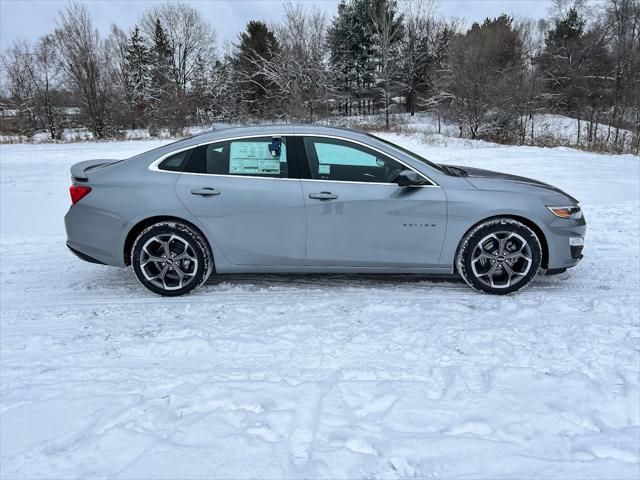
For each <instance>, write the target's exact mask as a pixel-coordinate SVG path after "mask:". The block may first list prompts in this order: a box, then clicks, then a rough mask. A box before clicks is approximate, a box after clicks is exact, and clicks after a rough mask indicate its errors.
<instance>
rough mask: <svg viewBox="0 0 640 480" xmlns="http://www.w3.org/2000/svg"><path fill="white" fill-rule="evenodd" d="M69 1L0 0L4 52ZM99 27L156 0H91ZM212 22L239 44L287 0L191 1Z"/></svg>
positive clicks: (534, 10)
mask: <svg viewBox="0 0 640 480" xmlns="http://www.w3.org/2000/svg"><path fill="white" fill-rule="evenodd" d="M67 3H68V2H67V1H66V0H65V1H60V0H0V48H1V49H3V50H4V48H6V47H7V46H8V45H9V44H11V43H12V42H13V41H14V40H15V39H17V38H27V39H29V40H35V39H37V38H39V37H40V36H41V35H43V34H45V33H48V32H50V31H51V30H52V29H53V27H54V26H55V22H56V18H57V17H58V11H59V10H61V9H63V8H64V7H65V5H66V4H67ZM83 3H85V4H86V5H87V7H88V8H89V11H90V13H91V15H92V18H93V20H94V22H95V24H96V26H97V27H98V29H99V30H100V31H101V32H103V33H106V32H108V30H109V27H110V25H111V24H112V23H115V24H117V25H118V26H120V27H121V28H129V27H132V26H133V25H134V24H135V23H136V21H137V20H138V18H139V17H140V15H141V14H142V13H143V12H144V11H145V10H146V9H147V8H148V7H149V6H151V5H152V4H153V3H154V2H153V0H88V1H85V2H83ZM188 3H191V4H192V5H194V6H195V7H196V8H198V10H200V11H201V12H202V14H203V15H204V17H205V18H206V19H207V20H208V21H209V22H211V24H212V25H213V26H214V28H215V30H216V33H217V35H218V45H219V46H220V45H222V44H223V43H224V42H225V41H231V42H235V40H236V38H237V36H238V32H240V31H241V30H243V29H244V27H245V25H246V23H247V22H248V21H249V20H263V21H265V22H267V23H268V22H270V21H277V19H278V17H280V16H281V15H282V1H281V0H277V1H276V0H226V1H223V0H190V1H189V2H188ZM302 3H308V4H309V6H311V5H312V4H314V3H315V4H316V5H318V6H319V7H320V8H321V9H322V10H324V11H326V12H327V14H329V15H330V16H331V15H333V14H334V13H335V11H336V6H337V4H338V0H321V1H317V0H316V1H313V2H312V1H305V2H302ZM550 5H551V0H502V1H498V0H439V1H438V7H437V12H438V13H439V14H441V15H443V16H457V17H463V18H465V19H467V21H468V22H473V21H475V20H482V19H484V18H485V17H495V16H497V15H500V14H501V13H508V14H510V15H514V16H517V17H525V16H527V17H533V18H540V17H542V16H544V15H546V14H547V12H548V9H549V7H550Z"/></svg>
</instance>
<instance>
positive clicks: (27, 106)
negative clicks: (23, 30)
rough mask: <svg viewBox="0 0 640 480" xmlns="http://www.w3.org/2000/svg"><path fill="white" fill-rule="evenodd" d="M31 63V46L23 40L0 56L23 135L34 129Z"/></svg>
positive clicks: (33, 93) (34, 114) (34, 115)
mask: <svg viewBox="0 0 640 480" xmlns="http://www.w3.org/2000/svg"><path fill="white" fill-rule="evenodd" d="M32 62H33V60H32V58H31V45H30V44H29V43H28V42H27V41H24V40H19V41H16V42H14V43H13V45H12V46H11V47H9V48H8V49H7V50H6V51H5V52H4V54H3V55H2V63H3V66H4V69H5V76H6V83H7V90H8V93H9V97H10V100H11V103H12V106H13V107H14V108H15V110H17V113H18V117H19V121H20V124H21V125H20V128H23V129H24V130H23V133H29V131H30V130H31V131H32V130H34V129H35V128H36V125H35V123H36V112H35V103H34V100H35V92H34V87H33V82H32V80H31V75H30V70H31V68H32V67H31V66H30V63H32Z"/></svg>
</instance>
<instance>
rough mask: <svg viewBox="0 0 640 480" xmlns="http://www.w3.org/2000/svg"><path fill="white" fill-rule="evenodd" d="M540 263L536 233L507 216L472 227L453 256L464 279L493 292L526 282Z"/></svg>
mask: <svg viewBox="0 0 640 480" xmlns="http://www.w3.org/2000/svg"><path fill="white" fill-rule="evenodd" d="M541 262H542V247H541V246H540V240H539V239H538V236H537V235H536V234H535V232H534V231H533V230H531V229H530V228H529V227H527V226H526V225H525V224H523V223H521V222H518V221H517V220H513V219H509V218H498V219H493V220H489V221H486V222H483V223H481V224H480V225H478V226H477V227H475V228H474V229H472V230H471V231H470V232H469V233H467V235H465V237H464V238H463V240H462V243H461V245H460V248H459V249H458V254H457V256H456V268H457V269H458V273H460V275H461V276H462V278H463V279H464V280H465V282H467V283H468V284H469V285H470V286H471V287H473V288H475V289H476V290H480V291H482V292H486V293H493V294H497V295H506V294H509V293H512V292H515V291H518V290H520V289H522V288H524V287H526V286H527V285H529V283H531V281H532V280H533V279H534V277H535V276H536V275H537V273H538V271H539V270H540V264H541Z"/></svg>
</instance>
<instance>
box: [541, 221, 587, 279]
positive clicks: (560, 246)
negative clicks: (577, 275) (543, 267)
mask: <svg viewBox="0 0 640 480" xmlns="http://www.w3.org/2000/svg"><path fill="white" fill-rule="evenodd" d="M547 229H548V231H547V232H545V233H546V237H547V243H548V247H549V259H548V263H549V264H548V265H547V268H548V269H549V270H555V269H563V268H571V267H575V266H576V265H577V264H578V263H580V260H582V258H583V257H584V255H583V253H582V252H583V248H584V239H585V234H586V231H587V225H586V222H585V220H584V217H583V218H580V219H577V220H569V219H561V218H558V219H557V220H553V221H551V222H550V223H548V224H547Z"/></svg>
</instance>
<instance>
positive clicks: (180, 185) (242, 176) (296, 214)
mask: <svg viewBox="0 0 640 480" xmlns="http://www.w3.org/2000/svg"><path fill="white" fill-rule="evenodd" d="M288 154H289V152H288V151H287V145H286V138H281V139H275V140H274V139H273V138H271V137H257V138H249V139H246V138H245V139H239V140H230V141H224V142H219V143H213V144H210V145H205V146H201V147H198V151H197V152H195V153H194V155H196V161H195V162H194V161H190V163H189V165H190V168H189V169H188V170H190V171H188V172H184V173H182V174H181V175H180V178H179V179H178V182H177V183H176V186H175V188H176V193H177V195H178V197H179V198H180V200H181V201H182V203H183V204H184V206H185V207H186V208H187V209H188V210H189V211H190V212H191V214H192V215H193V216H195V217H196V218H198V219H199V220H200V221H201V222H202V223H203V224H204V225H205V226H206V228H207V229H208V230H209V233H210V234H211V235H212V236H213V238H214V240H215V242H216V244H217V245H218V246H219V248H220V249H221V250H222V253H223V254H224V255H225V257H226V258H227V259H228V260H229V261H230V262H231V263H234V264H237V265H255V266H286V265H304V262H305V238H304V236H305V232H304V228H305V211H304V201H303V199H302V188H301V184H300V179H292V178H289V163H290V162H292V159H291V158H288V157H290V155H288ZM215 254H216V252H214V255H215Z"/></svg>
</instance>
